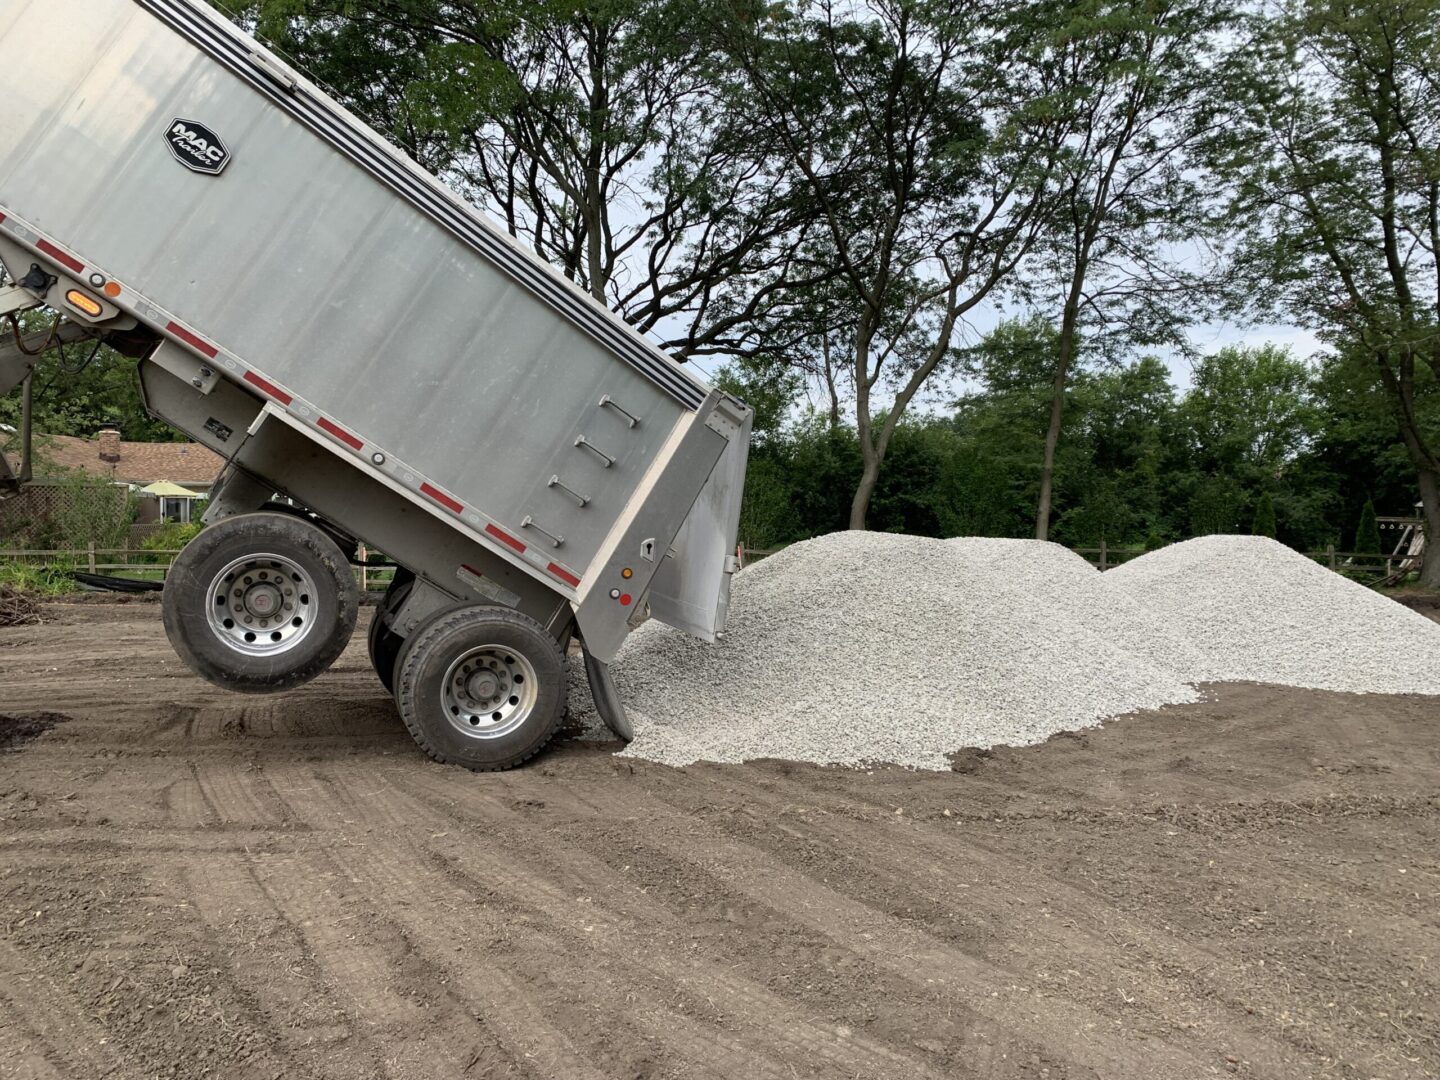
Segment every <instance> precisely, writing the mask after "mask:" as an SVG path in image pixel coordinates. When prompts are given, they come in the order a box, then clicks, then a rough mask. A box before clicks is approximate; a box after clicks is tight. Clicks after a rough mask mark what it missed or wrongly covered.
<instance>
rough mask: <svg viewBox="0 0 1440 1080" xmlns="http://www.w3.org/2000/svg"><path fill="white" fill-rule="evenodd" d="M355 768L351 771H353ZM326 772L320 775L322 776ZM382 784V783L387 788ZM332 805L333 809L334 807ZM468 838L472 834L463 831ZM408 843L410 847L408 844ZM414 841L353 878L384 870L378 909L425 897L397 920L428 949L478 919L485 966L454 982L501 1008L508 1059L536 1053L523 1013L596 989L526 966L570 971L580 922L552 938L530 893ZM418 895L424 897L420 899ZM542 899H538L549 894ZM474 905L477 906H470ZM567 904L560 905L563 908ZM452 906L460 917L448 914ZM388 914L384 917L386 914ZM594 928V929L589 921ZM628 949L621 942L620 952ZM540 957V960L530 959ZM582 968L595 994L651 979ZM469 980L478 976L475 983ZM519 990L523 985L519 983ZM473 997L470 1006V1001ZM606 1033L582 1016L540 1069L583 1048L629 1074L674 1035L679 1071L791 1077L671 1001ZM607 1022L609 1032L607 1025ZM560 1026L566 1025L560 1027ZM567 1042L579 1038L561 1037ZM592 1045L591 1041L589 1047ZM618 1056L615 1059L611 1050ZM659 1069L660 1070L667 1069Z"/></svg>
mask: <svg viewBox="0 0 1440 1080" xmlns="http://www.w3.org/2000/svg"><path fill="white" fill-rule="evenodd" d="M357 775H358V774H357ZM330 779H334V778H330V777H325V778H322V780H330ZM380 779H381V778H378V777H375V776H373V775H368V774H367V775H365V776H364V777H363V780H364V783H365V785H366V787H367V788H370V789H374V788H375V784H376V782H377V780H380ZM387 786H389V785H387ZM326 787H327V788H328V792H327V794H328V796H329V798H328V800H327V805H326V809H325V810H324V811H322V812H329V813H340V814H345V813H349V812H353V809H352V808H353V806H354V805H355V799H353V798H351V797H350V795H349V792H348V791H347V788H346V785H345V784H344V783H342V782H339V781H336V782H334V783H333V784H327V785H326ZM309 792H310V797H312V798H313V797H314V789H309ZM363 797H364V798H365V800H366V803H367V805H373V804H377V803H378V804H381V805H385V806H387V807H388V809H387V811H386V812H387V815H388V814H395V815H396V816H400V815H401V814H402V810H403V819H404V820H405V822H406V824H407V825H408V830H406V831H408V832H409V833H416V832H430V831H432V830H437V831H440V832H442V833H449V832H452V831H456V830H457V827H458V828H466V827H468V826H467V825H466V824H465V823H464V822H462V821H460V820H458V819H457V818H456V817H455V816H454V815H453V814H451V813H448V812H445V811H443V810H432V809H431V808H430V807H428V806H424V805H421V804H417V803H415V802H414V801H413V800H411V799H410V798H408V796H406V795H405V794H404V793H403V792H400V791H398V790H395V789H393V787H392V788H391V790H389V791H388V792H386V791H381V790H379V789H375V790H369V791H367V792H365V793H363ZM337 806H338V807H341V809H338V810H337V809H335V808H336V807H337ZM471 835H472V836H473V835H474V834H471ZM392 843H393V842H392V841H380V846H381V847H384V848H388V847H389V846H390V845H391V844H392ZM410 849H413V851H412V850H410ZM423 850H424V849H423V846H422V845H421V843H420V842H419V841H414V842H407V850H406V852H405V853H404V854H403V855H402V854H400V853H399V852H397V853H395V855H394V857H393V858H394V862H395V863H397V864H401V865H402V869H401V870H400V871H390V872H388V874H387V873H386V871H385V870H384V869H381V870H379V871H377V868H376V866H375V864H372V863H369V862H367V863H366V864H365V867H364V868H360V867H356V868H355V869H354V870H353V873H355V874H356V875H357V878H356V880H357V881H363V882H364V883H365V884H366V885H367V887H370V888H372V889H373V888H374V878H373V875H374V874H375V873H377V872H379V873H381V874H383V875H385V879H386V880H387V881H388V884H389V888H388V889H385V890H383V891H382V892H381V893H379V894H377V895H376V896H375V898H374V902H375V904H376V905H377V906H380V905H382V904H383V903H384V897H385V896H387V895H392V894H393V891H394V890H402V891H403V892H404V895H406V896H409V897H412V899H409V900H407V901H405V908H406V910H407V912H408V911H409V909H411V908H413V907H414V906H415V905H417V904H422V903H423V904H424V905H425V908H426V911H427V913H428V914H427V917H426V918H425V919H424V920H423V922H420V923H417V922H415V921H412V920H409V919H405V920H401V921H402V923H403V925H404V927H405V930H404V931H403V932H404V933H405V934H406V935H409V934H415V935H416V942H415V948H416V949H417V950H422V949H423V950H426V951H428V952H433V951H434V950H436V949H437V948H444V945H443V944H441V942H445V941H449V940H455V939H460V940H469V939H470V935H473V934H474V933H475V931H476V927H477V925H478V926H480V927H484V928H486V929H485V935H486V936H487V937H488V938H489V939H490V942H491V950H492V951H491V953H490V955H489V956H487V958H486V961H485V963H486V964H487V971H486V972H485V973H483V974H482V973H476V974H474V975H471V974H470V973H468V972H466V973H465V974H463V975H458V976H455V979H456V981H457V983H458V984H460V985H463V986H464V987H465V990H466V997H467V999H468V998H469V997H470V995H471V994H473V993H475V992H477V991H478V992H480V993H481V994H482V995H483V996H482V1000H483V1001H486V1002H487V1003H488V1004H489V1005H490V1006H491V1007H492V1008H494V1007H497V1006H498V1007H500V1008H501V1009H502V1010H503V1011H502V1013H501V1015H500V1017H499V1018H498V1019H499V1023H498V1024H497V1025H496V1026H497V1031H498V1032H499V1033H500V1037H501V1040H500V1041H501V1042H502V1043H503V1044H504V1045H506V1046H508V1047H509V1048H510V1051H511V1056H512V1057H513V1058H515V1059H516V1060H521V1058H522V1057H534V1056H535V1055H536V1054H537V1048H536V1047H537V1045H539V1046H542V1047H543V1045H544V1039H543V1038H542V1039H541V1040H540V1042H539V1043H538V1044H537V1043H536V1042H535V1040H530V1041H528V1042H527V1041H526V1040H525V1038H524V1034H523V1033H524V1032H525V1031H526V1028H527V1026H533V1019H532V1018H530V1017H528V1016H527V1011H528V1010H533V1011H535V1012H547V1011H555V1010H556V1009H557V1007H558V1008H559V1009H561V1010H563V1011H564V1012H565V1014H566V1015H567V1016H572V1017H573V1016H575V1015H579V1014H580V1013H582V1012H589V1011H593V1008H594V998H595V996H596V995H595V992H594V989H593V988H592V990H591V992H590V994H589V995H588V997H587V998H582V999H580V1000H575V999H574V993H573V991H570V992H568V997H567V991H565V990H563V989H561V988H558V987H552V988H550V989H549V990H548V991H544V992H542V986H541V984H540V983H537V982H536V981H535V980H534V978H533V976H532V975H530V974H529V973H530V972H531V971H536V970H539V971H545V970H553V969H554V968H555V967H556V966H560V967H566V968H569V969H570V970H571V972H572V975H573V974H574V973H575V972H576V970H577V968H576V959H577V957H581V956H584V955H585V954H586V953H588V952H591V951H592V949H591V948H590V946H591V945H592V944H593V941H594V940H595V939H594V938H590V939H588V940H584V938H585V932H584V928H583V927H580V926H578V925H577V926H575V927H574V931H575V935H576V937H575V939H574V940H572V941H570V942H565V941H563V940H560V939H561V938H562V937H563V935H556V934H555V933H553V930H551V929H547V931H546V932H541V931H539V930H538V929H537V928H536V927H534V926H533V925H530V924H532V923H535V922H536V921H539V922H541V923H545V922H547V921H548V919H547V912H546V911H544V910H543V909H539V908H534V907H532V906H530V905H529V904H528V903H526V902H524V901H525V900H533V899H534V898H535V897H534V895H533V894H530V895H527V896H525V897H524V900H516V899H515V897H514V896H511V895H508V894H506V893H505V891H503V890H498V891H497V890H496V889H495V885H496V883H495V882H494V881H491V880H489V879H486V880H483V881H472V880H469V879H466V880H465V881H464V882H463V884H462V885H460V886H459V887H458V888H457V886H456V885H455V884H454V882H453V881H452V880H448V879H450V878H454V877H457V876H458V871H456V870H455V869H454V868H453V867H447V866H444V865H443V864H441V863H438V862H436V861H433V859H432V860H431V861H427V860H426V859H424V858H417V857H415V852H420V851H423ZM345 855H346V853H345V852H343V851H337V852H335V854H334V857H335V859H336V860H337V862H338V863H340V864H341V865H345ZM390 865H391V862H390V861H389V860H386V861H384V863H383V866H384V867H389V866H390ZM501 876H505V877H506V879H507V880H512V881H513V880H514V879H513V877H509V876H508V875H501ZM419 897H423V898H424V899H423V900H421V899H419ZM441 897H444V898H445V899H446V902H444V903H442V902H441V900H440V898H441ZM548 898H549V897H548V896H546V897H544V899H548ZM477 905H481V907H479V908H477ZM567 906H569V905H567ZM496 910H503V911H504V912H505V913H506V918H505V919H501V920H498V921H497V920H496V919H495V916H494V911H496ZM457 912H461V913H462V914H459V915H457V914H456V913H457ZM392 917H393V916H392ZM437 928H438V929H440V930H441V931H442V933H441V934H440V935H439V941H438V942H437V941H436V940H435V938H436V937H437V935H436V930H437ZM589 929H590V930H592V931H593V929H594V927H593V926H592V927H590V928H589ZM500 942H508V943H509V945H508V946H507V947H508V948H511V949H518V950H519V952H520V957H521V959H519V960H517V961H516V962H514V963H512V964H511V965H510V968H509V970H506V971H502V970H500V969H499V968H497V967H496V966H495V961H496V959H497V957H496V954H495V952H494V950H495V949H496V948H497V947H498V946H497V943H500ZM625 952H626V953H627V954H628V952H629V949H628V947H627V949H626V950H625ZM539 957H544V958H545V959H544V961H543V962H541V961H540V960H539V959H538V958H539ZM611 968H613V969H614V970H615V971H623V972H624V973H625V974H626V975H628V976H630V977H631V981H616V980H615V979H614V978H613V977H609V976H606V977H603V978H602V977H600V976H599V975H598V972H599V971H600V970H602V969H611ZM583 973H584V976H585V979H586V981H588V982H590V983H594V982H596V981H597V980H598V981H601V982H603V984H604V985H603V989H602V990H601V993H600V997H601V999H602V1000H604V999H607V998H608V999H614V1000H623V999H625V998H626V997H627V996H630V995H633V991H634V989H635V987H636V986H641V985H644V984H646V983H653V982H654V977H653V973H652V972H651V971H650V969H649V968H648V967H647V966H646V965H643V964H642V965H636V964H635V963H634V962H633V961H631V960H630V959H629V957H628V955H627V956H624V957H621V956H611V957H609V958H607V959H606V960H605V961H604V962H603V963H601V964H599V965H596V964H588V965H583ZM477 980H478V982H477ZM486 980H491V981H493V980H498V981H499V983H500V986H499V987H498V988H497V987H493V986H490V985H488V984H485V985H481V984H482V983H485V982H486ZM522 988H523V989H522ZM654 989H655V993H656V995H657V998H658V997H664V998H665V1000H667V1001H668V1000H671V999H673V997H674V996H675V995H676V993H677V988H676V987H674V986H662V987H658V988H654ZM527 996H528V997H532V998H535V999H536V1001H534V1002H533V1003H527V1004H526V1005H525V1006H524V1007H523V1008H522V1009H521V1010H520V1011H519V1012H517V1010H516V1004H515V1002H516V1001H517V1000H520V999H524V998H525V997H527ZM472 1004H473V1003H472ZM690 1005H691V1007H692V1008H698V1007H700V1006H701V1001H700V999H694V1000H692V1001H691V1002H690ZM482 1016H484V1017H485V1018H486V1019H487V1020H491V1021H495V1020H496V1019H497V1017H496V1016H495V1015H494V1014H493V1013H492V1012H490V1011H489V1010H482ZM606 1027H607V1030H604V1031H597V1030H596V1028H595V1027H594V1025H593V1024H592V1023H589V1022H587V1023H585V1024H584V1025H582V1026H581V1027H580V1030H581V1031H582V1032H584V1033H588V1034H590V1035H591V1036H592V1037H591V1038H590V1040H589V1041H588V1042H587V1043H586V1046H585V1050H584V1053H583V1054H582V1053H581V1051H580V1049H579V1047H578V1046H573V1047H571V1049H570V1060H569V1061H568V1062H567V1063H565V1064H563V1065H554V1066H551V1067H550V1069H551V1071H547V1072H546V1073H544V1075H553V1076H557V1077H567V1078H568V1077H569V1076H571V1075H578V1074H574V1073H572V1072H571V1070H573V1069H575V1068H576V1067H577V1066H576V1061H579V1060H582V1059H583V1057H584V1056H585V1055H592V1056H593V1055H597V1054H598V1055H599V1056H602V1057H606V1058H607V1059H613V1060H611V1064H612V1066H613V1067H612V1068H611V1069H610V1070H609V1072H610V1073H611V1074H613V1075H628V1074H629V1073H631V1072H632V1071H633V1070H634V1068H635V1065H636V1061H637V1059H636V1056H635V1055H636V1050H637V1048H642V1047H647V1046H650V1045H653V1044H655V1043H658V1042H660V1041H662V1040H664V1041H667V1042H671V1043H674V1042H676V1041H677V1040H678V1041H680V1042H681V1043H683V1044H684V1045H685V1046H687V1047H691V1048H693V1050H694V1053H693V1054H692V1055H690V1060H689V1061H688V1063H687V1067H686V1069H685V1071H686V1073H687V1074H692V1073H693V1072H694V1070H695V1069H697V1068H702V1067H703V1070H704V1071H705V1072H706V1074H707V1075H715V1076H720V1077H729V1076H738V1075H763V1076H773V1077H775V1078H777V1080H785V1078H788V1077H789V1076H790V1075H791V1074H790V1073H789V1072H788V1070H785V1069H782V1068H781V1067H780V1066H779V1065H778V1064H777V1063H774V1062H770V1063H769V1064H768V1065H767V1064H766V1061H765V1059H764V1057H763V1056H761V1055H757V1053H756V1051H755V1048H754V1047H753V1046H749V1047H747V1046H745V1045H744V1044H742V1043H740V1042H738V1041H736V1040H735V1039H733V1038H731V1037H730V1036H728V1035H727V1034H726V1033H725V1032H722V1031H719V1030H713V1029H709V1028H705V1027H702V1026H697V1024H696V1023H695V1022H694V1021H693V1020H691V1019H690V1018H689V1017H687V1016H685V1015H683V1014H681V1013H678V1012H675V1011H674V1009H673V1007H667V1008H665V1009H664V1010H663V1012H662V1014H661V1015H660V1017H659V1018H658V1019H657V1020H655V1021H654V1022H648V1023H647V1022H640V1023H639V1027H638V1028H634V1030H633V1031H632V1034H631V1036H630V1037H629V1038H622V1039H618V1040H617V1039H616V1038H615V1035H616V1031H619V1032H621V1033H623V1032H624V1031H625V1029H626V1028H627V1027H632V1025H631V1024H628V1023H623V1022H622V1023H617V1022H616V1021H614V1020H613V1019H612V1020H610V1021H608V1022H607V1024H606ZM608 1029H614V1030H608ZM566 1030H567V1031H569V1030H570V1029H569V1027H568V1025H567V1029H566ZM569 1038H570V1040H571V1041H573V1040H575V1039H578V1036H576V1035H571V1036H569ZM596 1047H599V1049H598V1050H597V1049H596ZM617 1053H618V1054H619V1058H618V1059H616V1058H615V1055H616V1054H617ZM716 1062H723V1063H725V1067H724V1068H721V1069H720V1070H719V1071H718V1072H717V1071H714V1070H713V1068H712V1067H713V1065H714V1064H715V1063H716ZM640 1065H641V1072H640V1073H639V1075H649V1071H648V1070H649V1066H648V1065H647V1064H646V1063H645V1061H644V1060H643V1056H642V1059H641V1060H640ZM667 1075H668V1074H667Z"/></svg>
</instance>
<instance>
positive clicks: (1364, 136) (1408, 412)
mask: <svg viewBox="0 0 1440 1080" xmlns="http://www.w3.org/2000/svg"><path fill="white" fill-rule="evenodd" d="M1227 83H1228V86H1227V96H1228V98H1229V99H1230V101H1231V103H1232V104H1231V113H1232V115H1231V120H1230V122H1229V123H1228V124H1227V125H1226V127H1225V134H1224V137H1223V138H1222V139H1218V140H1216V143H1215V144H1214V147H1213V151H1214V154H1213V160H1214V162H1215V164H1216V167H1217V170H1218V173H1219V175H1220V176H1221V177H1222V178H1223V179H1225V180H1226V181H1227V182H1228V183H1229V184H1230V185H1231V186H1232V188H1233V192H1234V197H1233V201H1232V205H1231V208H1230V210H1231V213H1230V219H1229V221H1230V225H1231V227H1232V228H1233V229H1235V230H1236V231H1237V232H1238V234H1239V239H1240V241H1241V243H1240V245H1239V248H1240V250H1239V254H1240V260H1239V265H1240V267H1241V268H1242V269H1243V270H1244V271H1245V279H1246V284H1247V289H1246V293H1247V295H1246V297H1245V300H1244V302H1245V303H1246V304H1247V305H1252V304H1253V303H1254V301H1255V299H1256V298H1257V297H1258V299H1260V300H1261V301H1265V302H1268V303H1269V304H1270V305H1271V306H1273V307H1274V308H1276V309H1279V310H1280V311H1282V312H1284V313H1285V314H1286V315H1288V316H1289V317H1291V318H1295V319H1297V320H1300V321H1302V322H1304V323H1306V324H1307V325H1310V326H1313V327H1316V328H1317V329H1319V330H1320V331H1322V332H1323V333H1325V334H1326V335H1328V336H1329V337H1330V338H1331V340H1332V341H1334V342H1335V343H1336V344H1337V345H1341V346H1346V347H1348V346H1349V343H1353V347H1354V348H1356V349H1359V350H1363V352H1364V354H1365V355H1366V356H1367V358H1368V360H1369V363H1370V366H1371V370H1372V372H1373V376H1374V378H1375V380H1376V382H1377V383H1378V385H1379V386H1380V387H1381V388H1382V389H1383V392H1384V394H1385V397H1386V400H1387V401H1388V403H1389V407H1390V412H1391V415H1392V417H1393V421H1394V424H1395V429H1396V431H1397V434H1398V436H1399V439H1400V442H1401V444H1402V445H1403V446H1404V448H1405V452H1406V455H1407V457H1408V458H1409V460H1410V464H1411V467H1412V468H1413V469H1414V471H1415V475H1416V477H1417V480H1418V488H1419V493H1420V499H1421V502H1422V504H1423V507H1424V516H1425V520H1426V524H1427V528H1428V531H1429V535H1430V536H1432V537H1435V536H1440V456H1437V446H1440V441H1437V440H1440V432H1437V430H1436V429H1435V428H1434V427H1432V426H1430V425H1429V424H1427V423H1426V422H1425V420H1424V419H1423V417H1422V415H1421V411H1420V409H1419V403H1418V401H1417V390H1418V383H1419V378H1420V372H1421V371H1422V370H1423V369H1426V368H1428V369H1429V371H1430V373H1431V374H1435V373H1436V372H1437V371H1440V311H1437V306H1436V304H1437V297H1440V0H1394V2H1390V3H1384V4H1358V5H1357V4H1351V3H1349V2H1347V0H1288V2H1286V3H1283V4H1282V5H1281V6H1280V8H1279V10H1278V12H1277V13H1276V14H1275V15H1274V16H1273V17H1270V18H1265V19H1258V20H1257V21H1256V22H1255V23H1254V25H1253V41H1252V42H1251V44H1250V47H1249V48H1247V49H1244V50H1241V51H1240V52H1239V54H1238V55H1237V56H1236V58H1235V61H1234V63H1233V64H1232V65H1231V67H1230V71H1229V72H1228V77H1227ZM1421 580H1422V582H1424V583H1425V584H1427V585H1432V586H1440V544H1430V545H1428V546H1427V548H1426V552H1425V559H1424V565H1423V567H1422V570H1421Z"/></svg>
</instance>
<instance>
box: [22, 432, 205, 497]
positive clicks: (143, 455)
mask: <svg viewBox="0 0 1440 1080" xmlns="http://www.w3.org/2000/svg"><path fill="white" fill-rule="evenodd" d="M102 441H103V442H104V443H105V448H104V452H105V453H106V454H107V456H108V457H111V458H114V459H115V460H113V461H106V460H104V459H102V458H101V456H100V454H101V452H102V451H101V443H102ZM35 450H36V458H37V460H36V463H35V473H36V475H37V476H40V475H43V474H44V472H45V466H46V465H58V466H60V467H61V468H65V469H80V470H82V471H84V472H87V473H89V474H90V475H91V476H94V477H96V478H97V479H103V480H115V481H120V482H122V483H127V484H142V485H143V484H152V483H154V482H155V481H157V480H169V481H171V482H172V483H176V484H185V485H187V486H189V487H196V486H199V487H209V486H210V485H211V484H213V483H215V479H216V477H218V476H219V475H220V470H221V469H223V468H224V467H225V459H224V458H222V457H221V456H220V455H219V454H217V453H215V452H214V451H213V450H210V449H209V448H207V447H204V446H201V445H200V444H199V443H149V442H127V441H125V440H122V439H115V438H114V437H113V436H110V437H108V438H107V437H106V436H105V435H102V436H100V437H99V438H94V439H81V438H78V437H77V436H74V435H40V434H37V435H36V436H35ZM6 457H8V458H10V459H11V461H12V462H13V461H15V458H16V455H14V454H6Z"/></svg>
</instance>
